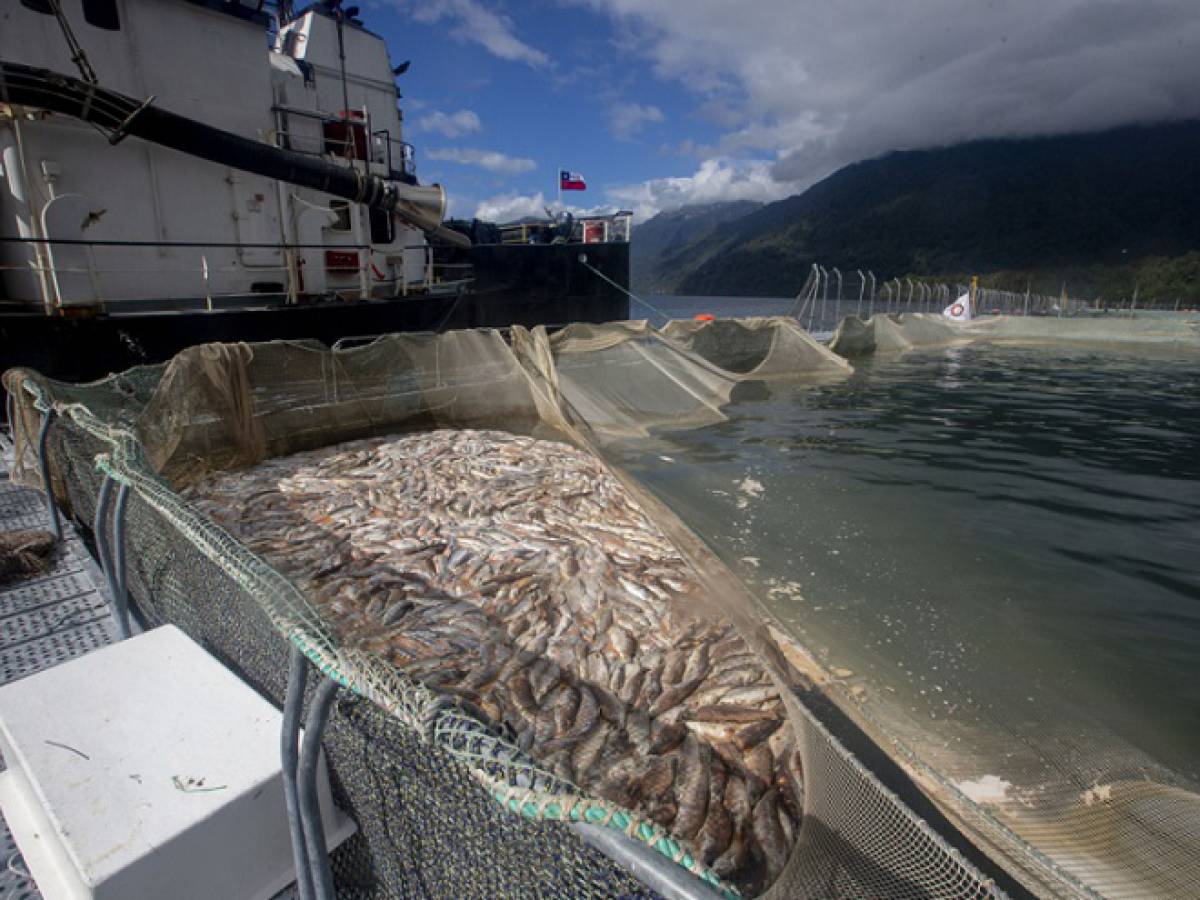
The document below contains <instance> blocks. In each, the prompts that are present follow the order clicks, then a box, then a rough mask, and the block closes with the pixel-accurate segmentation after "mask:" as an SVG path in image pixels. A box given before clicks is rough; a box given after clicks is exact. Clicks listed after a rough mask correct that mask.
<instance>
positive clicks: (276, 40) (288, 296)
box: [0, 0, 629, 377]
mask: <svg viewBox="0 0 1200 900" xmlns="http://www.w3.org/2000/svg"><path fill="white" fill-rule="evenodd" d="M350 13H353V10H350ZM0 64H3V65H4V66H5V67H6V68H5V70H4V71H5V76H4V79H3V82H0V86H2V87H3V91H0V165H2V168H3V175H2V177H0V303H2V305H3V313H0V316H2V317H3V320H2V321H0V329H3V331H4V336H5V338H6V342H7V343H8V344H10V345H11V346H14V347H15V346H25V347H28V346H29V345H31V344H36V345H39V346H40V347H41V348H42V351H43V352H41V353H40V354H38V355H34V356H28V355H24V356H22V355H20V354H16V355H12V354H7V355H6V356H5V358H4V359H2V360H0V364H2V366H3V367H8V366H10V365H13V364H18V363H26V364H33V365H39V366H44V367H47V368H48V369H50V370H51V371H55V370H59V371H61V374H63V375H64V376H67V377H95V376H96V375H98V374H103V372H106V371H111V370H113V369H118V368H122V367H124V366H125V365H129V364H135V363H139V362H151V361H156V360H160V359H165V358H167V357H169V356H170V355H171V354H173V353H174V352H177V351H178V350H179V349H181V347H183V346H187V344H189V343H194V342H195V341H196V340H229V339H239V338H254V339H263V338H267V337H286V338H293V337H311V338H319V339H322V340H325V341H327V342H332V341H333V340H336V339H337V338H339V337H344V336H347V335H357V334H364V333H378V332H383V331H404V330H420V329H428V328H431V327H437V326H440V327H453V326H463V325H507V324H511V323H513V322H521V323H525V324H537V323H556V322H567V321H572V320H579V319H591V320H603V319H612V318H623V317H625V316H626V315H627V314H628V299H627V297H626V296H625V295H624V294H623V293H621V291H620V290H618V289H614V288H613V287H611V285H610V284H609V283H606V282H605V281H604V280H602V279H600V278H597V277H596V276H595V275H594V274H592V273H591V272H589V268H591V269H592V270H597V269H598V270H599V271H601V272H603V273H604V275H605V277H606V278H608V279H611V280H612V281H615V282H616V284H618V285H620V286H624V285H627V283H628V246H627V245H628V234H629V228H628V223H629V216H628V214H619V215H617V216H613V217H602V219H601V220H598V221H602V222H603V224H602V226H601V227H597V226H595V225H591V226H588V225H586V223H576V225H577V227H575V228H574V229H570V230H569V233H567V234H566V235H565V236H562V237H560V238H558V239H557V240H555V239H554V238H553V237H548V238H547V239H546V240H545V241H538V242H535V243H533V244H528V243H526V244H522V245H520V246H515V245H513V244H510V243H505V242H504V241H503V240H501V238H500V236H499V233H498V232H494V234H495V235H496V239H495V245H496V246H494V247H492V246H482V247H478V248H476V249H468V248H470V244H471V240H470V239H469V238H468V237H467V236H465V235H464V234H463V232H462V231H461V230H454V229H451V228H448V227H446V226H443V225H441V222H442V220H443V218H444V216H445V213H446V201H445V194H444V192H443V191H442V189H441V188H440V187H439V186H437V185H421V184H420V183H419V181H418V176H417V167H416V152H415V151H414V148H413V146H412V145H411V144H410V143H408V142H407V141H405V139H404V138H405V135H404V122H403V114H402V111H401V109H400V107H399V105H398V101H399V99H400V91H399V90H398V87H397V77H398V74H397V73H398V72H401V71H402V70H403V68H404V67H403V66H396V67H394V66H393V63H392V60H391V58H390V57H389V53H388V47H387V45H386V44H385V42H384V40H383V39H382V38H381V37H380V36H379V35H377V34H375V33H373V32H371V31H370V30H368V29H367V28H366V27H365V26H364V25H363V24H362V22H361V21H360V20H359V19H358V18H357V17H356V16H355V15H353V14H349V13H348V12H347V11H345V10H343V9H342V8H341V7H340V5H339V4H336V3H324V4H314V5H312V6H309V7H307V8H306V9H303V10H299V11H293V9H292V7H291V4H288V3H276V4H264V3H260V2H249V0H246V2H218V0H119V2H118V0H86V2H85V0H57V2H49V0H22V2H13V3H9V4H5V6H4V8H3V10H0ZM339 185H340V189H339V187H338V186H339ZM474 231H475V232H476V235H477V240H476V242H477V243H478V229H474ZM584 241H588V242H590V243H591V246H589V247H588V248H587V249H588V261H587V266H588V268H584V267H583V265H582V264H581V263H580V262H579V261H578V259H577V257H578V256H579V254H578V248H576V250H574V251H572V250H571V248H570V246H569V245H570V244H573V243H582V242H584ZM485 295H486V296H485ZM414 300H416V301H418V302H415V303H414V302H412V301H414ZM352 307H354V308H353V310H352ZM168 311H170V312H174V313H176V314H183V317H184V318H186V319H187V320H188V321H187V324H186V326H184V325H182V324H181V321H182V320H181V319H180V318H179V316H177V317H176V319H175V320H172V322H171V323H170V324H167V323H164V322H163V321H162V320H161V314H163V313H165V312H168ZM268 312H269V313H274V315H271V316H269V317H266V318H264V317H263V315H262V313H268ZM286 312H291V313H295V315H280V314H279V313H286ZM189 313H197V314H202V315H207V316H208V317H209V318H208V320H206V321H204V322H203V323H201V322H199V321H197V320H196V319H195V318H193V317H192V316H188V315H187V314H189ZM234 313H236V314H237V315H233V314H234ZM156 316H157V317H159V318H157V319H155V317H156ZM214 317H215V318H214ZM63 319H67V320H70V322H71V324H70V325H69V326H64V325H63V324H62V322H61V321H55V320H63ZM118 320H119V321H118ZM122 348H125V349H124V350H122ZM81 354H82V355H81ZM84 357H94V358H93V359H91V360H90V361H88V360H85V362H84V363H83V364H76V363H77V362H78V361H79V360H81V359H83V358H84Z"/></svg>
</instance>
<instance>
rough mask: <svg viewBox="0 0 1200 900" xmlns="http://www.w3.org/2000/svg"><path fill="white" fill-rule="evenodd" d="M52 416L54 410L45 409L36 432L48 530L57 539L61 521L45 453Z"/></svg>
mask: <svg viewBox="0 0 1200 900" xmlns="http://www.w3.org/2000/svg"><path fill="white" fill-rule="evenodd" d="M53 418H54V410H53V409H47V410H46V411H45V412H44V413H43V414H42V428H41V431H40V432H38V466H39V467H40V468H41V470H42V490H44V491H45V492H46V505H47V506H48V507H49V508H50V530H51V531H52V532H54V537H55V539H57V540H60V541H61V540H62V536H63V533H62V522H60V521H59V518H58V505H57V504H56V503H55V502H54V488H53V487H52V486H51V484H50V459H49V457H48V456H47V454H46V449H47V445H48V443H49V439H50V422H51V420H52V419H53Z"/></svg>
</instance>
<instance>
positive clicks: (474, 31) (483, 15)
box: [393, 0, 550, 68]
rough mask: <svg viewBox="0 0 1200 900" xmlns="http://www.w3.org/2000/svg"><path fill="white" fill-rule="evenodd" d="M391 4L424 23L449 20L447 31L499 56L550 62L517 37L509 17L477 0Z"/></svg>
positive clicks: (410, 0)
mask: <svg viewBox="0 0 1200 900" xmlns="http://www.w3.org/2000/svg"><path fill="white" fill-rule="evenodd" d="M393 3H394V4H395V5H396V6H397V7H399V8H400V10H401V11H402V12H406V13H408V14H410V15H412V17H413V18H414V19H416V20H417V21H418V22H421V23H422V24H425V25H433V24H435V23H437V22H441V21H443V20H449V21H450V22H451V23H453V24H452V27H451V31H450V34H451V35H452V36H453V37H455V38H456V39H458V40H460V41H468V42H471V43H476V44H479V45H480V46H481V47H483V48H484V49H485V50H487V51H488V52H489V53H491V54H492V55H493V56H498V57H499V58H500V59H506V60H509V61H510V62H522V63H525V64H527V65H530V66H534V67H535V68H538V67H542V66H546V65H549V63H550V58H549V57H548V56H547V55H546V54H545V53H543V52H542V51H541V50H539V49H537V48H536V47H532V46H530V45H529V44H527V43H525V42H524V41H523V40H521V39H520V38H519V37H517V35H516V33H515V27H514V25H513V21H512V19H510V18H509V17H508V16H506V15H504V14H503V13H498V12H495V11H493V10H491V9H488V8H487V7H485V6H484V5H483V4H482V3H480V2H479V0H393Z"/></svg>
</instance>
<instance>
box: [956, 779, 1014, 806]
mask: <svg viewBox="0 0 1200 900" xmlns="http://www.w3.org/2000/svg"><path fill="white" fill-rule="evenodd" d="M954 786H955V787H956V788H958V789H959V790H960V791H962V792H963V794H964V795H965V796H966V798H967V799H968V800H970V801H972V802H973V803H980V804H983V803H1003V802H1004V801H1005V800H1007V799H1008V792H1009V790H1011V789H1012V783H1011V782H1008V781H1005V780H1004V779H1003V778H1001V777H1000V776H999V775H984V776H983V777H982V778H978V779H976V780H975V781H959V782H956V783H955V785H954Z"/></svg>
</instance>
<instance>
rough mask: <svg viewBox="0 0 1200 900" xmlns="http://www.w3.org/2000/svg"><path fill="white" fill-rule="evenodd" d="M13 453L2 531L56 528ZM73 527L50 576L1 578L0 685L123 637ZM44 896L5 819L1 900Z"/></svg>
mask: <svg viewBox="0 0 1200 900" xmlns="http://www.w3.org/2000/svg"><path fill="white" fill-rule="evenodd" d="M7 451H8V448H7V447H6V446H0V531H14V530H17V529H24V528H49V527H50V517H49V515H48V513H47V511H46V503H45V500H43V498H42V495H41V494H39V493H38V492H37V491H32V490H29V489H28V488H23V487H18V486H16V485H14V484H12V483H11V482H10V481H9V480H8V461H9V458H10V457H9V455H8V452H7ZM66 531H67V536H66V538H65V540H63V542H62V543H61V544H60V545H59V547H58V548H57V549H56V550H55V552H54V555H53V557H52V558H51V560H50V570H49V571H48V572H47V573H46V574H45V575H39V576H37V577H33V578H11V579H7V580H4V581H0V684H7V683H8V682H10V681H16V680H17V679H18V678H24V677H25V676H26V675H31V674H33V673H34V672H38V671H40V670H42V669H47V668H50V667H51V666H55V665H58V664H59V663H61V662H65V661H66V660H68V659H73V658H75V657H77V656H82V655H83V654H84V653H87V652H89V651H91V650H95V649H96V648H98V647H103V646H104V645H105V644H109V643H111V642H112V641H113V640H114V639H115V637H116V630H115V627H114V625H113V621H112V618H111V616H110V615H109V607H108V597H107V593H106V592H105V591H104V590H103V589H102V588H101V587H100V585H102V584H104V578H103V575H102V574H101V572H100V568H99V567H98V566H97V565H96V563H95V562H94V561H93V560H92V558H91V556H89V555H88V552H87V549H86V548H85V547H84V546H83V542H82V541H80V540H79V538H78V536H76V535H75V534H74V532H72V531H71V530H70V528H69V526H68V527H67V528H66ZM3 762H4V761H3V760H2V759H0V768H3ZM40 897H41V894H40V893H39V892H38V889H37V887H36V885H34V883H33V881H32V880H31V879H30V878H29V873H28V870H27V869H26V868H25V863H24V860H22V858H21V854H20V852H19V851H18V850H17V847H16V844H14V843H13V839H12V835H10V834H9V832H8V826H7V825H6V824H5V823H4V820H3V818H0V900H37V898H40Z"/></svg>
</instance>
